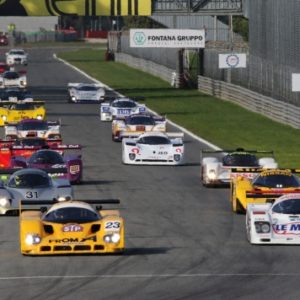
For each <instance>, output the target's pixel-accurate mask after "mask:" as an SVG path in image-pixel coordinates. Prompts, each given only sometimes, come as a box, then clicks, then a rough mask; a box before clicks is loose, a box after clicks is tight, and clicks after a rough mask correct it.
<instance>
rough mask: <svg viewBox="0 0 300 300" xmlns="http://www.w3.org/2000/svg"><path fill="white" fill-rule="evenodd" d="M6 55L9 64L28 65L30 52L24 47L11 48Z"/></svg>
mask: <svg viewBox="0 0 300 300" xmlns="http://www.w3.org/2000/svg"><path fill="white" fill-rule="evenodd" d="M5 55H6V63H7V64H8V65H10V66H11V65H25V66H26V65H27V63H28V54H27V53H26V52H25V51H24V50H23V49H11V50H9V51H8V52H7V53H5Z"/></svg>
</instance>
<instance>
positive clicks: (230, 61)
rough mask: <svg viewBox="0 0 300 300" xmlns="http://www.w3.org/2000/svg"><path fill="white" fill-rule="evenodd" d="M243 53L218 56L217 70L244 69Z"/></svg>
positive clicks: (244, 58) (244, 57) (245, 57)
mask: <svg viewBox="0 0 300 300" xmlns="http://www.w3.org/2000/svg"><path fill="white" fill-rule="evenodd" d="M246 60H247V56H246V54H245V53H227V54H219V69H232V68H246Z"/></svg>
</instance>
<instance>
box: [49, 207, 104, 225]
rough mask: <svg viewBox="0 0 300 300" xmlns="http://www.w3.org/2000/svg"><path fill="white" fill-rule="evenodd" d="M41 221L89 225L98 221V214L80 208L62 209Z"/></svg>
mask: <svg viewBox="0 0 300 300" xmlns="http://www.w3.org/2000/svg"><path fill="white" fill-rule="evenodd" d="M43 220H44V221H46V222H52V223H60V224H66V223H77V224H83V223H89V222H95V221H98V220H100V216H99V214H98V213H96V212H94V211H92V210H89V209H86V208H82V207H63V208H59V209H56V210H53V211H50V212H49V213H47V214H46V215H45V216H44V217H43Z"/></svg>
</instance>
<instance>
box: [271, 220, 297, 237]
mask: <svg viewBox="0 0 300 300" xmlns="http://www.w3.org/2000/svg"><path fill="white" fill-rule="evenodd" d="M273 231H274V233H276V234H282V235H290V234H292V235H300V222H293V223H286V224H273Z"/></svg>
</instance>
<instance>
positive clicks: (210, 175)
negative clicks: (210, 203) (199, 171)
mask: <svg viewBox="0 0 300 300" xmlns="http://www.w3.org/2000/svg"><path fill="white" fill-rule="evenodd" d="M207 176H208V178H209V179H216V178H217V174H216V171H215V170H209V171H208V174H207Z"/></svg>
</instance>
